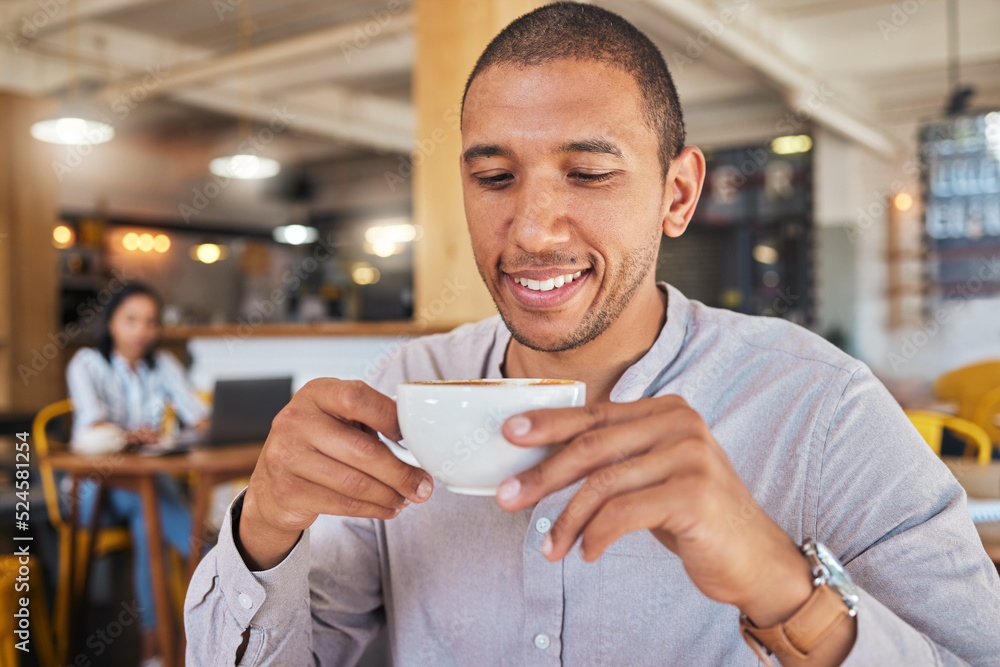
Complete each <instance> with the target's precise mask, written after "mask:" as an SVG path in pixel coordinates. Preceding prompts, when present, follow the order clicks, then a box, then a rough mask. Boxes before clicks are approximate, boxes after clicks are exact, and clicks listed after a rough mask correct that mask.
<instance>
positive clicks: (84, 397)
mask: <svg viewBox="0 0 1000 667" xmlns="http://www.w3.org/2000/svg"><path fill="white" fill-rule="evenodd" d="M95 354H99V353H97V352H95V351H94V350H91V349H82V350H79V351H78V352H77V353H76V354H74V355H73V358H72V359H71V360H70V362H69V364H68V365H67V366H66V386H67V388H68V389H69V397H70V398H71V399H72V400H73V431H74V432H77V431H79V430H80V429H83V428H87V427H88V426H90V425H92V424H94V423H96V422H99V421H108V420H109V419H110V412H109V410H108V406H107V405H105V403H104V401H103V400H102V399H101V396H100V391H99V389H98V386H99V385H100V382H101V380H100V378H99V377H98V376H97V375H96V374H95V371H96V369H95V368H94V364H93V359H92V357H93V356H94V355H95Z"/></svg>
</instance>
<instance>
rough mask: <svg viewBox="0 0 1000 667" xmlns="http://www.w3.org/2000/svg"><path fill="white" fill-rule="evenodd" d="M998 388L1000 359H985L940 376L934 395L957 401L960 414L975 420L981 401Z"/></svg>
mask: <svg viewBox="0 0 1000 667" xmlns="http://www.w3.org/2000/svg"><path fill="white" fill-rule="evenodd" d="M997 388H1000V360H997V361H984V362H983V363H979V364H972V365H970V366H963V367H961V368H956V369H955V370H953V371H950V372H948V373H945V374H944V375H942V376H941V377H939V378H938V379H937V380H936V381H935V382H934V395H935V396H936V397H937V398H938V400H941V401H946V402H949V403H957V404H958V416H959V417H961V418H962V419H968V420H969V421H973V422H974V421H975V412H976V408H977V407H978V406H979V403H980V402H981V401H982V400H983V398H984V397H985V396H986V394H988V393H989V392H991V391H993V390H994V389H997ZM979 425H980V426H983V425H982V424H979ZM984 428H985V427H984Z"/></svg>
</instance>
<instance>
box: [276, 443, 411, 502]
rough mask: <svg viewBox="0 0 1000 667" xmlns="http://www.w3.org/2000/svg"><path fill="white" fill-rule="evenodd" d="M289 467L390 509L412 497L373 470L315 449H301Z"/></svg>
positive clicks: (315, 481) (315, 480)
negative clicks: (375, 475) (351, 464)
mask: <svg viewBox="0 0 1000 667" xmlns="http://www.w3.org/2000/svg"><path fill="white" fill-rule="evenodd" d="M289 470H290V471H291V472H292V473H293V474H294V475H296V476H298V477H299V478H301V479H303V480H306V481H309V482H312V483H314V484H318V485H319V486H324V487H326V488H328V489H332V490H334V491H336V492H337V493H339V494H341V495H343V496H347V497H349V498H357V499H358V500H364V501H366V502H370V503H372V504H374V505H379V506H381V507H385V508H387V509H400V508H402V507H404V506H405V505H406V504H409V501H408V500H407V499H406V498H405V497H404V496H403V495H401V494H400V493H398V492H397V491H396V490H395V489H393V488H391V487H390V486H388V485H387V484H385V483H384V482H382V481H380V480H378V479H376V478H375V477H372V476H371V475H370V474H368V473H366V472H364V471H362V470H358V469H357V468H354V467H352V466H349V465H347V464H345V463H342V462H340V461H335V460H333V459H331V458H330V457H328V456H326V455H324V454H321V453H319V452H317V451H315V450H312V449H309V450H301V453H300V455H299V456H298V457H297V460H296V461H294V462H289Z"/></svg>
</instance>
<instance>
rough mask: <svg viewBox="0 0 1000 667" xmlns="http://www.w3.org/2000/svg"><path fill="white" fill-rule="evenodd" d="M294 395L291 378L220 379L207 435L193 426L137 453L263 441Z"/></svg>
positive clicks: (150, 454)
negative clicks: (272, 423)
mask: <svg viewBox="0 0 1000 667" xmlns="http://www.w3.org/2000/svg"><path fill="white" fill-rule="evenodd" d="M291 396H292V378H291V377H279V378H262V379H255V380H218V381H217V382H216V383H215V393H214V399H213V407H212V419H211V424H210V426H209V429H208V435H207V436H206V435H202V433H201V432H199V431H197V430H196V429H193V428H188V429H184V430H183V431H181V432H180V433H178V434H177V435H176V436H174V437H169V438H164V439H162V440H160V441H159V442H156V443H152V444H149V445H143V446H141V447H140V448H139V450H138V453H139V454H142V455H145V456H160V455H163V454H176V453H181V452H187V451H191V450H192V449H195V448H202V449H206V448H211V447H218V446H225V445H232V444H241V443H250V442H264V440H265V439H266V438H267V434H268V433H269V432H270V431H271V422H272V421H273V420H274V418H275V417H276V416H277V414H278V413H279V412H280V411H281V409H282V408H283V407H285V405H286V404H287V403H288V401H289V399H291Z"/></svg>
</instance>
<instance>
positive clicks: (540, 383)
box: [397, 378, 586, 389]
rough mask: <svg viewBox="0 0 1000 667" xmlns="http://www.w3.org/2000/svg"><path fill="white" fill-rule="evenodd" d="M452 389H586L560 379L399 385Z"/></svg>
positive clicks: (512, 379) (502, 379)
mask: <svg viewBox="0 0 1000 667" xmlns="http://www.w3.org/2000/svg"><path fill="white" fill-rule="evenodd" d="M403 386H407V387H436V388H441V387H451V388H457V389H471V388H473V387H477V388H483V389H509V388H512V387H517V388H521V387H585V386H586V383H585V382H583V381H582V380H563V379H559V378H466V379H464V380H410V381H407V382H400V383H398V385H397V387H403Z"/></svg>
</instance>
